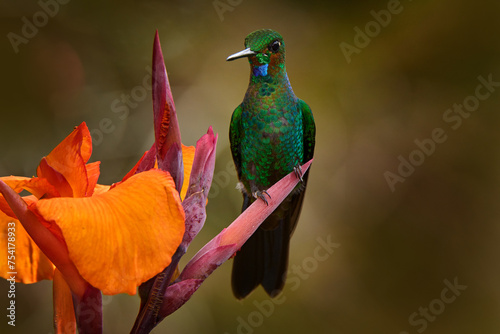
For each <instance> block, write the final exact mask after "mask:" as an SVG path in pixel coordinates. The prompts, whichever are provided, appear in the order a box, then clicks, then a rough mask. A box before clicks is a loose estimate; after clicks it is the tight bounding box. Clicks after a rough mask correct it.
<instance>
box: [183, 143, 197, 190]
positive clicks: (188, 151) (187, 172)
mask: <svg viewBox="0 0 500 334" xmlns="http://www.w3.org/2000/svg"><path fill="white" fill-rule="evenodd" d="M194 152H195V147H194V146H184V145H182V160H183V162H184V181H183V183H182V190H181V198H182V199H184V197H185V196H186V193H187V189H188V187H189V177H190V176H191V169H192V168H193V160H194Z"/></svg>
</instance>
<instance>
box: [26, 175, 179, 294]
mask: <svg viewBox="0 0 500 334" xmlns="http://www.w3.org/2000/svg"><path fill="white" fill-rule="evenodd" d="M36 207H37V211H38V213H39V214H40V215H41V216H42V217H43V218H44V219H45V220H47V221H53V222H55V223H56V224H57V225H58V226H59V227H60V229H61V230H62V233H63V236H64V239H65V241H66V244H67V246H68V251H69V255H70V258H71V259H72V261H73V262H74V263H75V265H76V267H77V268H78V270H79V272H80V274H81V275H82V276H83V278H85V280H87V281H88V282H89V283H90V284H91V285H93V286H95V287H96V288H98V289H100V290H102V292H103V293H105V294H117V293H123V292H126V293H128V294H135V292H136V287H137V286H138V285H139V284H140V283H142V282H144V281H146V280H148V279H149V278H151V277H152V276H154V275H155V274H157V273H159V272H160V271H162V270H163V269H164V268H165V267H166V266H168V265H169V263H170V262H171V256H172V254H174V252H175V250H176V249H177V247H178V246H179V244H180V242H181V240H182V237H183V234H184V211H183V209H182V205H181V203H180V199H179V194H178V193H177V191H176V190H175V185H174V183H173V180H172V178H171V177H170V175H169V174H168V173H165V172H163V171H160V170H156V169H152V170H150V171H147V172H143V173H139V174H136V175H134V176H132V177H130V178H129V179H128V180H126V181H125V182H123V183H121V184H119V185H118V186H116V187H114V188H112V189H110V190H109V191H108V192H106V193H102V194H95V195H94V196H92V197H86V198H54V199H49V200H40V201H39V202H38V203H37V206H36Z"/></svg>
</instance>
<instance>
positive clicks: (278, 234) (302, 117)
mask: <svg viewBox="0 0 500 334" xmlns="http://www.w3.org/2000/svg"><path fill="white" fill-rule="evenodd" d="M238 58H247V59H248V62H249V63H250V83H249V85H248V89H247V91H246V94H245V97H244V98H243V102H242V103H241V104H240V105H239V106H238V107H237V108H236V109H235V110H234V112H233V114H232V117H231V123H230V128H229V140H230V144H231V153H232V157H233V160H234V164H235V167H236V171H237V174H238V179H239V182H238V188H239V189H240V190H241V192H242V194H243V207H242V212H243V211H245V210H246V208H248V207H249V206H250V205H251V204H252V203H253V202H254V201H256V200H259V199H260V200H263V201H264V202H265V203H266V204H267V203H268V198H269V194H268V193H267V191H266V190H267V189H268V188H270V187H271V186H272V185H273V184H274V183H276V182H277V181H279V180H280V179H281V178H282V177H284V176H285V175H287V174H289V173H291V172H293V171H294V172H295V174H296V175H297V177H299V178H300V180H301V182H299V184H298V185H297V187H296V188H295V189H294V190H293V191H292V193H291V194H290V195H288V197H287V198H286V199H285V200H284V201H283V202H282V203H281V204H280V206H278V208H277V209H276V210H275V211H274V212H273V213H272V214H271V215H270V216H269V217H268V218H267V219H266V220H265V221H264V222H263V223H262V225H261V226H260V227H259V228H258V229H257V230H256V231H255V233H254V234H253V235H252V236H251V237H250V238H249V239H248V241H247V242H246V243H245V244H244V245H243V246H242V247H241V249H240V250H239V251H238V252H237V253H236V255H235V257H234V262H233V269H232V274H231V275H232V277H231V282H232V290H233V294H234V296H235V297H236V298H237V299H243V298H245V297H246V296H247V295H248V294H249V293H250V292H252V291H253V290H254V289H255V288H256V287H257V286H258V285H259V284H260V285H262V287H263V288H264V290H265V291H266V292H267V294H268V295H269V296H271V297H275V296H277V295H278V294H279V293H280V292H281V291H282V290H283V287H284V284H285V280H286V273H287V270H288V252H289V245H290V238H291V236H292V234H293V231H294V229H295V226H296V225H297V221H298V219H299V215H300V211H301V207H302V202H303V200H304V194H305V188H306V184H307V178H308V175H309V171H307V172H306V173H304V174H302V171H301V169H300V166H301V165H302V164H304V163H305V162H307V161H309V160H310V159H311V158H312V157H313V154H314V144H315V134H316V126H315V123H314V118H313V114H312V112H311V108H309V106H308V105H307V104H306V103H305V102H304V101H302V100H301V99H299V98H297V97H296V96H295V94H294V92H293V90H292V86H291V85H290V81H289V80H288V75H287V72H286V67H285V42H284V40H283V37H282V36H281V35H280V34H279V33H277V32H276V31H273V30H270V29H262V30H257V31H254V32H252V33H250V34H249V35H248V36H247V37H246V38H245V49H244V50H242V51H240V52H237V53H235V54H233V55H231V56H229V57H228V58H227V60H228V61H231V60H235V59H238Z"/></svg>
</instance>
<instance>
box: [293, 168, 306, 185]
mask: <svg viewBox="0 0 500 334" xmlns="http://www.w3.org/2000/svg"><path fill="white" fill-rule="evenodd" d="M293 172H294V173H295V176H297V178H298V179H299V180H300V182H304V180H303V179H302V175H304V174H303V173H302V167H300V165H297V166H295V167H293Z"/></svg>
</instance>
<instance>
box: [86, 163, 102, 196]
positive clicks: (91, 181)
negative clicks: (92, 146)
mask: <svg viewBox="0 0 500 334" xmlns="http://www.w3.org/2000/svg"><path fill="white" fill-rule="evenodd" d="M100 164H101V162H100V161H96V162H93V163H91V164H87V165H86V166H85V168H86V169H87V180H88V182H87V192H86V196H92V194H93V193H94V189H95V187H96V185H97V180H98V179H99V175H100V168H99V166H100Z"/></svg>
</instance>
